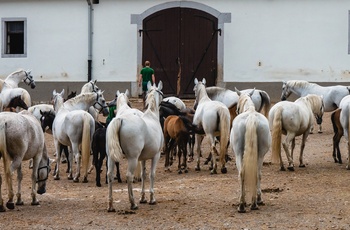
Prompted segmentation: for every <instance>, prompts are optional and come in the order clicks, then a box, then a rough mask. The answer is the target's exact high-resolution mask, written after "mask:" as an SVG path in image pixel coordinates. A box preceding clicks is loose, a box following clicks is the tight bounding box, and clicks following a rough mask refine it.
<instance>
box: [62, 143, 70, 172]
mask: <svg viewBox="0 0 350 230" xmlns="http://www.w3.org/2000/svg"><path fill="white" fill-rule="evenodd" d="M60 148H61V151H60V152H61V153H62V150H63V152H64V155H65V156H66V160H67V170H66V173H69V167H70V164H69V151H68V146H65V145H61V147H60ZM62 163H63V162H62Z"/></svg>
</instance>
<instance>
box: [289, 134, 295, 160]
mask: <svg viewBox="0 0 350 230" xmlns="http://www.w3.org/2000/svg"><path fill="white" fill-rule="evenodd" d="M294 149H295V138H293V140H292V148H291V151H290V156H291V157H292V159H293V156H294Z"/></svg>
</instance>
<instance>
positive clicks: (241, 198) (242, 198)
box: [238, 169, 246, 213]
mask: <svg viewBox="0 0 350 230" xmlns="http://www.w3.org/2000/svg"><path fill="white" fill-rule="evenodd" d="M239 177H240V182H241V183H240V188H241V194H240V196H239V205H238V212H239V213H245V212H246V210H245V205H246V202H245V186H244V183H245V181H244V174H243V171H242V170H241V169H239Z"/></svg>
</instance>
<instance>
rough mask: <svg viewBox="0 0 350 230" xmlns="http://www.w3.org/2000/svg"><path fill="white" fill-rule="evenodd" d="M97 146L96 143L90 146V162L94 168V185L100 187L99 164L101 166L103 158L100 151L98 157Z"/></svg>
mask: <svg viewBox="0 0 350 230" xmlns="http://www.w3.org/2000/svg"><path fill="white" fill-rule="evenodd" d="M94 141H96V140H95V139H93V142H94ZM97 148H98V146H97V144H96V143H95V144H93V148H92V157H93V159H92V162H93V164H94V166H95V168H96V186H97V187H101V166H102V162H103V158H104V156H103V158H102V156H101V153H100V158H99V157H98V155H99V150H98V149H97ZM101 159H102V162H101ZM106 181H107V178H106Z"/></svg>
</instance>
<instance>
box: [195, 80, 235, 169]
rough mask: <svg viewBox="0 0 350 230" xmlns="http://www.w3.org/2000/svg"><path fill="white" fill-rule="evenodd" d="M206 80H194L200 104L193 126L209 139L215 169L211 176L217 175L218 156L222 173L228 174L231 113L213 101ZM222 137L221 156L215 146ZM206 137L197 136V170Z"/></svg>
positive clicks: (224, 106)
mask: <svg viewBox="0 0 350 230" xmlns="http://www.w3.org/2000/svg"><path fill="white" fill-rule="evenodd" d="M205 83H206V80H205V78H203V80H202V81H198V79H197V78H195V80H194V84H195V86H194V89H193V91H194V92H195V96H196V101H197V103H198V106H197V109H196V112H195V114H194V117H193V124H194V125H195V126H197V127H198V129H203V130H204V134H205V135H206V136H208V137H209V140H210V149H211V151H210V152H211V155H212V158H211V163H212V165H213V169H212V170H211V174H216V173H217V163H216V155H219V156H220V162H221V172H222V173H226V172H227V169H226V167H225V164H226V161H225V155H226V153H227V147H228V143H229V135H230V112H229V111H228V108H227V107H226V105H225V104H223V103H222V102H219V101H212V100H211V99H210V98H209V97H208V94H207V91H206V90H205ZM216 136H220V154H219V152H218V151H217V149H216V146H215V137H216ZM203 138H204V135H201V134H196V144H197V166H196V168H195V170H197V171H198V170H200V155H201V144H202V141H203Z"/></svg>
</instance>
